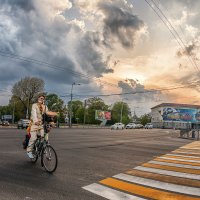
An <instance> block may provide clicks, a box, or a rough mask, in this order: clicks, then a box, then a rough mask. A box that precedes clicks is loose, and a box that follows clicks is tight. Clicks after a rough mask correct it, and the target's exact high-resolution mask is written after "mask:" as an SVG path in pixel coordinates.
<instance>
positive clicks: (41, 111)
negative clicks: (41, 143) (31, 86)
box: [27, 94, 57, 159]
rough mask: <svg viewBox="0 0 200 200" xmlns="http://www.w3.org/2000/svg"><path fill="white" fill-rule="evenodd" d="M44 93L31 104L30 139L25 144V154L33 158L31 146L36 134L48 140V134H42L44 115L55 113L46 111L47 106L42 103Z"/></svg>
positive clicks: (52, 115) (54, 114) (54, 113)
mask: <svg viewBox="0 0 200 200" xmlns="http://www.w3.org/2000/svg"><path fill="white" fill-rule="evenodd" d="M44 101H45V95H43V94H40V95H39V96H38V102H37V103H34V104H33V105H32V110H31V122H30V135H31V137H30V140H29V143H28V146H27V155H28V157H29V158H31V159H33V158H34V156H33V153H32V151H33V146H34V143H35V141H36V139H37V135H40V136H41V137H45V140H46V141H48V134H44V115H45V114H46V115H48V116H51V117H54V116H56V115H57V113H56V112H51V111H48V108H47V106H46V105H45V104H44Z"/></svg>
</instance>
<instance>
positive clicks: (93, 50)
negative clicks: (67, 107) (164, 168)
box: [0, 0, 200, 115]
mask: <svg viewBox="0 0 200 200" xmlns="http://www.w3.org/2000/svg"><path fill="white" fill-rule="evenodd" d="M0 5H1V6H0V60H1V62H0V104H1V105H6V104H7V103H8V100H9V98H10V96H9V95H10V94H11V92H10V91H11V89H12V86H13V84H14V83H15V82H17V81H18V80H20V79H21V78H23V77H26V76H34V77H40V78H42V79H44V80H45V84H46V85H45V89H46V91H47V92H54V93H57V94H59V95H61V96H63V97H62V98H63V99H64V100H65V101H68V100H69V94H70V92H71V85H72V83H73V82H76V83H80V84H81V85H80V86H78V85H77V86H74V89H73V93H74V98H75V99H80V100H83V99H86V98H88V97H92V96H99V95H104V96H100V97H101V98H102V99H103V100H104V101H105V102H106V103H107V104H112V103H113V102H115V101H121V100H123V101H124V102H127V103H128V105H129V106H130V107H131V110H132V112H134V111H135V112H136V113H137V114H138V115H140V114H143V113H147V112H149V111H150V108H151V107H152V106H154V105H157V104H159V103H162V102H174V103H191V104H200V98H199V97H200V95H199V91H200V80H199V75H200V66H199V65H200V53H199V48H200V23H199V17H200V12H199V8H200V0H171V1H165V0H90V1H89V0H57V1H54V0H0ZM121 93H122V95H112V94H121ZM127 93H128V94H127ZM64 96H66V97H64Z"/></svg>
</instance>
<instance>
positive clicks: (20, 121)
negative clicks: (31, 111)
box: [17, 119, 30, 129]
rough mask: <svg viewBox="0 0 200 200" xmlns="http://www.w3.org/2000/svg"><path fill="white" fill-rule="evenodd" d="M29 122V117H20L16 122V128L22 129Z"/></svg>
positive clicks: (26, 126)
mask: <svg viewBox="0 0 200 200" xmlns="http://www.w3.org/2000/svg"><path fill="white" fill-rule="evenodd" d="M29 123H30V120H29V119H20V120H19V121H18V122H17V128H18V129H20V128H21V129H24V128H28V126H29Z"/></svg>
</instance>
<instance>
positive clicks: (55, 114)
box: [47, 111, 58, 117]
mask: <svg viewBox="0 0 200 200" xmlns="http://www.w3.org/2000/svg"><path fill="white" fill-rule="evenodd" d="M47 115H48V116H51V117H55V116H57V115H58V113H57V112H52V111H48V112H47Z"/></svg>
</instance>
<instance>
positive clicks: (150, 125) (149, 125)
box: [144, 123, 153, 129]
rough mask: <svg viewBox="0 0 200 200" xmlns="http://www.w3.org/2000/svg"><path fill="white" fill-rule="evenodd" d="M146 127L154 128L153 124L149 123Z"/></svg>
mask: <svg viewBox="0 0 200 200" xmlns="http://www.w3.org/2000/svg"><path fill="white" fill-rule="evenodd" d="M144 128H146V129H152V128H153V124H151V123H147V124H146V125H145V126H144Z"/></svg>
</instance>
